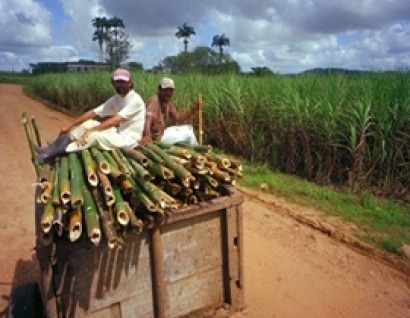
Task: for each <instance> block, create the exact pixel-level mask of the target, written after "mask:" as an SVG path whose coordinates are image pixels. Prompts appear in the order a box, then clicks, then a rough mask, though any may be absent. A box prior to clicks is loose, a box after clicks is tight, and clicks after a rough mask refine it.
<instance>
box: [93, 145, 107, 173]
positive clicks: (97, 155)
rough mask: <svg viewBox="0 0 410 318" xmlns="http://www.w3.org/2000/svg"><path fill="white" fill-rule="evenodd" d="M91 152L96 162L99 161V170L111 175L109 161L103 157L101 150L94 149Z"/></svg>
mask: <svg viewBox="0 0 410 318" xmlns="http://www.w3.org/2000/svg"><path fill="white" fill-rule="evenodd" d="M90 151H91V154H92V155H93V157H94V160H95V161H97V164H98V169H100V171H101V172H102V173H105V174H109V173H110V165H109V163H108V161H107V159H106V158H105V156H104V155H103V153H102V152H101V151H100V150H98V149H97V148H96V147H92V148H91V150H90Z"/></svg>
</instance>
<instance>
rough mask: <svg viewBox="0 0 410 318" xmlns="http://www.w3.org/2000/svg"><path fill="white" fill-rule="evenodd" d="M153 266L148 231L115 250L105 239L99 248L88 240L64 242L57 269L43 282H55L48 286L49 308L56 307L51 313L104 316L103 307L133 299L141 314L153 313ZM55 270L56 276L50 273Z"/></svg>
mask: <svg viewBox="0 0 410 318" xmlns="http://www.w3.org/2000/svg"><path fill="white" fill-rule="evenodd" d="M150 268H151V264H150V255H149V244H148V235H147V234H146V233H143V234H141V235H140V236H129V237H128V238H127V244H125V245H124V246H123V247H122V248H121V249H112V250H111V249H109V248H108V247H106V244H105V242H102V244H101V247H97V248H96V247H94V246H92V245H91V244H90V243H89V242H86V241H83V242H80V243H78V244H73V243H68V242H61V243H60V244H58V247H57V250H56V265H55V266H54V268H53V271H51V270H49V271H46V272H47V273H48V274H47V275H45V276H46V277H43V282H46V281H48V282H49V283H51V284H50V285H48V287H47V288H46V289H47V298H48V299H49V301H50V302H51V304H50V303H49V304H48V305H47V308H49V311H50V310H53V309H54V310H55V312H54V313H52V312H50V317H59V316H62V317H74V316H75V317H94V314H95V315H96V317H100V315H103V312H100V311H101V309H103V308H106V307H107V308H110V307H111V306H113V305H114V304H116V303H121V302H123V301H124V300H129V299H132V302H133V303H134V305H135V306H136V308H138V311H139V312H141V316H143V315H148V316H149V315H151V316H152V315H153V303H152V286H151V269H150ZM53 272H54V280H52V279H51V278H50V277H47V276H48V275H52V273H53ZM43 273H44V271H43ZM54 286H55V287H54ZM53 298H55V299H53ZM52 302H57V304H53V303H52ZM110 310H111V311H112V310H113V309H110ZM57 313H59V315H58V314H57ZM138 317H139V316H138Z"/></svg>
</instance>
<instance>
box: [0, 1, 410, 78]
mask: <svg viewBox="0 0 410 318" xmlns="http://www.w3.org/2000/svg"><path fill="white" fill-rule="evenodd" d="M114 16H116V17H118V18H120V19H122V21H123V22H124V25H125V30H124V31H125V32H126V33H127V34H128V35H129V41H130V42H131V44H132V48H131V51H130V54H129V55H130V58H129V59H128V61H129V62H130V61H133V62H139V63H142V64H143V66H144V68H145V69H149V68H152V67H153V66H155V65H157V64H158V63H159V62H160V61H161V60H163V59H164V58H165V57H167V56H170V55H177V54H179V53H180V52H181V51H182V50H183V43H182V39H177V38H176V37H175V33H176V32H177V30H178V27H179V26H182V24H183V23H187V24H188V25H189V26H192V27H193V28H194V30H195V32H196V35H192V36H191V37H190V38H189V44H188V50H192V49H193V48H195V47H197V46H208V47H210V46H211V43H212V38H213V36H214V35H222V34H225V36H226V37H227V38H228V39H229V41H230V45H229V46H227V47H224V51H225V52H226V53H229V54H230V56H231V57H232V58H233V59H234V60H235V61H237V62H238V63H239V65H240V67H241V69H242V71H244V72H249V71H251V70H252V68H253V67H268V68H269V69H271V70H272V71H273V72H276V73H280V74H290V73H299V72H302V71H305V70H307V69H312V68H326V67H337V68H346V69H355V70H397V69H409V66H410V1H409V0H343V1H340V0H224V1H221V0H206V1H187V0H173V1H164V0H157V1H155V0H87V1H84V0H0V30H1V32H0V70H5V71H21V70H24V69H28V68H29V65H30V63H38V62H68V61H70V62H73V61H78V60H79V59H87V60H94V61H98V56H99V55H98V52H99V46H98V43H97V42H96V41H92V37H93V33H94V31H95V29H94V27H93V26H92V22H91V20H92V19H93V18H95V17H107V18H112V17H114ZM214 49H217V48H214Z"/></svg>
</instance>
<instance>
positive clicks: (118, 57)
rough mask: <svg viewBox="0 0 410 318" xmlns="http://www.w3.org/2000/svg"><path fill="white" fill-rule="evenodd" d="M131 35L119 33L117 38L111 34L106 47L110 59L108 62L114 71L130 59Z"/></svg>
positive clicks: (116, 35)
mask: <svg viewBox="0 0 410 318" xmlns="http://www.w3.org/2000/svg"><path fill="white" fill-rule="evenodd" d="M128 38H129V35H128V34H126V33H125V32H123V31H117V32H116V33H115V36H114V35H113V34H112V33H111V32H110V33H109V39H108V42H107V45H106V52H107V54H108V58H107V59H106V62H107V63H108V64H110V65H111V67H112V69H115V68H117V67H118V66H120V65H121V64H123V63H124V62H125V60H126V59H127V58H128V57H129V56H128V53H129V52H130V50H131V48H132V45H131V43H130V42H129V41H128Z"/></svg>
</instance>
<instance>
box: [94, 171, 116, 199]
mask: <svg viewBox="0 0 410 318" xmlns="http://www.w3.org/2000/svg"><path fill="white" fill-rule="evenodd" d="M97 176H98V178H99V180H100V183H101V186H100V187H101V189H102V190H103V192H104V196H105V203H106V204H107V206H112V205H113V204H114V202H115V197H114V194H113V190H112V185H111V181H110V179H109V178H108V176H107V175H106V174H104V173H102V172H101V171H100V170H97Z"/></svg>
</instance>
